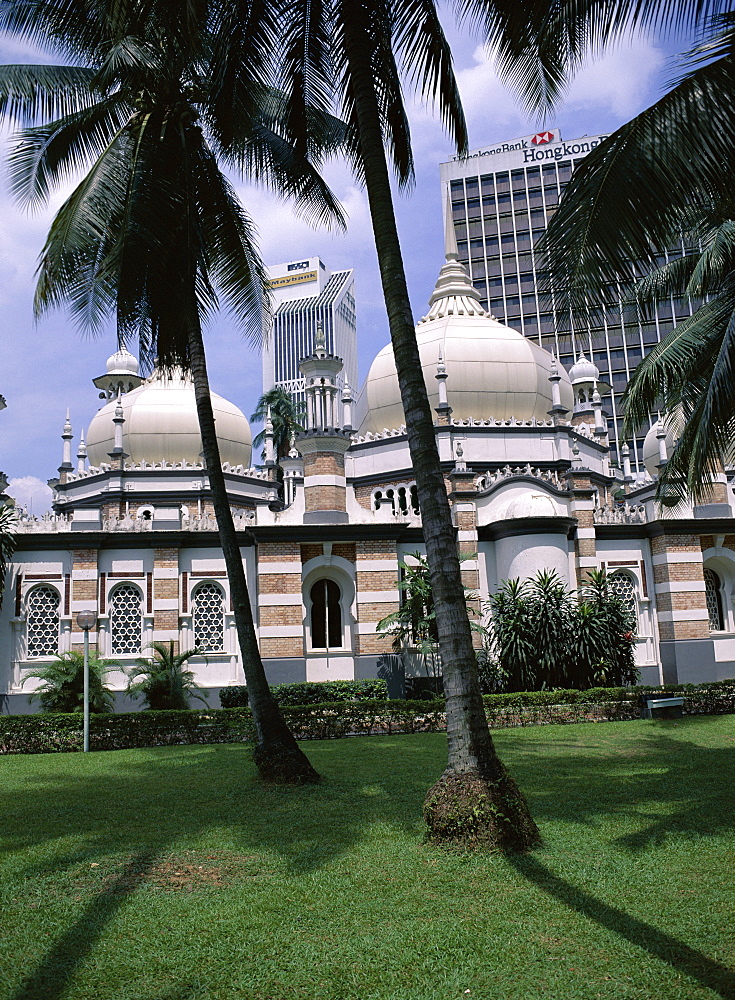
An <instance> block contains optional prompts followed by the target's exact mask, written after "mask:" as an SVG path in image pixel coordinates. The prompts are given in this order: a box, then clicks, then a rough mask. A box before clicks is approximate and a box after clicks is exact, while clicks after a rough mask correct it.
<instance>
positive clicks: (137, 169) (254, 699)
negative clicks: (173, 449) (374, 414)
mask: <svg viewBox="0 0 735 1000" xmlns="http://www.w3.org/2000/svg"><path fill="white" fill-rule="evenodd" d="M216 9H218V5H216V4H212V3H210V2H209V0H192V2H190V3H187V4H185V5H184V6H182V7H178V6H177V5H171V4H168V3H162V2H161V0H151V2H150V3H146V4H141V3H139V2H137V0H117V2H115V3H111V4H108V5H100V6H97V5H91V6H90V5H89V4H88V3H86V2H84V0H77V2H67V0H37V2H34V3H26V2H24V0H17V2H13V0H8V2H6V3H5V4H4V5H2V7H0V27H1V28H4V29H5V30H6V31H9V32H11V33H13V34H15V35H19V36H21V37H23V38H25V39H30V40H40V41H41V42H43V43H45V44H46V45H48V46H50V47H51V48H52V49H53V50H54V51H56V52H58V53H60V54H61V55H62V56H63V57H64V58H66V59H67V60H68V59H74V60H75V61H76V62H78V63H80V65H74V66H66V65H65V66H55V67H54V66H5V67H3V68H2V71H1V72H0V113H2V114H3V115H4V116H5V117H6V118H9V119H11V120H13V121H15V122H17V123H19V124H20V125H22V126H24V128H23V131H22V132H21V133H20V141H19V143H18V145H17V146H16V147H15V150H14V153H13V154H12V158H11V173H12V184H13V189H14V191H15V193H16V195H17V196H18V197H19V199H20V200H21V201H24V202H25V203H26V204H29V205H31V206H32V205H35V204H37V203H39V202H42V201H44V200H45V199H46V196H47V194H48V192H49V190H50V189H51V188H52V187H53V186H54V185H55V184H57V183H58V182H59V181H60V180H63V179H65V178H66V177H67V176H68V175H69V174H73V173H74V172H76V171H79V170H81V169H84V168H88V172H87V173H86V175H85V177H84V179H83V180H82V181H81V183H80V184H79V185H78V187H77V188H76V189H75V190H74V191H73V193H72V194H71V195H70V197H69V198H68V199H67V200H66V201H65V203H64V204H63V205H62V207H61V209H60V210H59V212H58V213H57V215H56V217H55V219H54V221H53V224H52V226H51V230H50V232H49V235H48V237H47V240H46V244H45V246H44V248H43V252H42V254H41V260H40V265H39V277H38V285H37V289H36V297H35V310H36V314H37V315H40V314H41V313H42V312H43V311H44V310H46V309H48V308H50V307H52V306H57V305H60V304H62V303H68V304H69V305H70V308H71V310H72V313H73V314H74V315H76V317H77V320H78V321H79V323H80V325H81V326H83V327H84V328H86V329H89V330H92V331H96V330H98V329H99V327H100V323H101V321H102V319H103V318H104V317H105V316H107V315H108V314H110V313H115V315H116V317H117V329H118V338H119V341H120V343H121V344H125V343H126V342H128V341H129V340H131V339H132V338H137V339H138V341H139V343H140V348H141V355H142V357H143V358H144V359H145V358H147V359H149V360H150V359H152V357H153V356H157V358H158V363H159V365H161V366H162V367H163V368H172V367H174V366H178V365H181V366H183V367H185V368H188V369H189V370H190V371H191V374H192V377H193V381H194V387H195V398H196V406H197V413H198V417H199V425H200V430H201V435H202V445H203V454H204V456H205V461H206V466H207V470H208V474H209V481H210V486H211V490H212V498H213V503H214V509H215V515H216V518H217V524H218V527H219V532H220V541H221V545H222V550H223V553H224V557H225V562H226V566H227V572H228V576H229V580H230V587H231V593H232V603H233V610H234V614H235V620H236V627H237V633H238V639H239V643H240V650H241V655H242V662H243V667H244V670H245V676H246V680H247V685H248V691H249V699H250V707H251V709H252V712H253V719H254V722H255V727H256V731H257V747H256V750H255V760H256V763H257V766H258V769H259V772H260V774H261V776H262V777H264V778H267V779H271V780H278V781H288V782H310V781H316V780H318V775H317V774H316V772H315V771H314V769H313V768H312V767H311V764H310V763H309V761H308V760H307V758H306V756H305V755H304V754H303V752H302V751H301V750H300V749H299V747H298V746H297V744H296V742H295V740H294V738H293V736H292V734H291V732H290V731H289V729H288V728H287V726H286V725H285V723H284V721H283V719H282V716H281V714H280V711H279V709H278V706H277V704H276V702H275V701H274V699H273V697H272V696H271V693H270V690H269V688H268V684H267V681H266V676H265V671H264V669H263V664H262V661H261V658H260V652H259V649H258V644H257V639H256V635H255V629H254V623H253V618H252V612H251V607H250V601H249V597H248V592H247V585H246V580H245V574H244V570H243V564H242V559H241V556H240V549H239V545H238V539H237V535H236V533H235V528H234V524H233V520H232V513H231V510H230V506H229V503H228V499H227V492H226V488H225V482H224V477H223V474H222V466H221V462H220V456H219V449H218V445H217V438H216V436H215V427H214V417H213V412H212V405H211V399H210V394H209V383H208V378H207V370H206V362H205V355H204V345H203V339H202V323H203V322H204V321H205V320H206V319H207V318H208V317H209V316H210V315H211V314H212V313H213V312H214V311H215V309H216V308H217V307H218V305H219V302H220V299H222V300H223V301H224V302H225V303H226V305H227V307H228V308H229V311H230V313H231V315H232V316H233V318H234V319H235V321H236V322H237V323H238V325H239V326H240V327H241V329H242V330H243V332H244V333H246V334H250V335H257V334H258V333H259V331H260V329H261V324H260V318H261V317H260V313H261V303H262V301H263V297H264V294H265V288H266V285H265V273H264V269H263V267H262V265H261V263H260V260H259V258H258V254H257V252H256V248H255V244H254V237H253V229H252V225H251V223H250V220H249V219H248V217H247V215H246V214H245V212H244V210H243V208H242V207H241V205H240V204H239V202H238V200H237V197H236V195H235V193H234V191H233V189H232V187H231V185H230V183H229V182H228V180H227V178H226V177H225V176H224V174H223V173H222V171H221V170H220V167H219V161H221V162H223V163H225V164H226V165H227V166H228V167H232V168H234V169H237V170H240V171H244V172H247V173H249V174H250V175H251V176H254V177H255V178H256V179H260V180H266V181H268V182H269V183H270V184H271V185H273V186H274V187H275V188H276V190H277V191H278V192H279V193H281V194H286V195H288V196H291V197H293V199H294V200H295V202H296V204H297V206H299V207H300V208H301V209H302V210H304V211H306V212H307V213H309V214H310V216H311V217H312V218H314V219H316V220H321V221H330V220H335V219H336V220H337V221H341V220H342V216H341V214H340V210H339V207H338V206H337V204H336V203H335V201H334V199H333V197H332V195H331V192H330V191H329V189H328V188H327V187H326V185H325V184H324V183H323V182H322V181H321V179H320V178H319V176H318V174H317V173H316V171H315V169H314V167H313V166H312V164H311V162H309V160H308V159H307V157H306V156H305V155H304V150H301V151H299V150H298V149H295V148H294V146H293V145H292V144H290V143H289V141H288V140H289V135H288V128H287V126H286V125H285V124H284V121H283V101H282V99H281V98H280V96H279V95H278V94H277V93H275V92H274V91H273V89H272V88H271V87H270V86H269V80H268V75H267V72H266V65H267V62H268V59H269V58H270V53H271V49H272V45H273V39H274V38H275V26H274V25H273V24H269V23H268V22H267V19H263V20H262V21H261V23H260V25H259V27H258V29H257V30H255V29H254V30H253V31H251V32H250V33H249V49H248V58H247V59H246V60H245V61H243V63H242V64H241V65H240V66H238V67H237V68H235V69H233V70H232V72H231V73H230V76H229V77H228V81H227V82H228V85H229V87H230V102H229V104H228V105H227V107H223V106H221V105H218V104H217V102H216V100H215V92H214V79H215V77H214V68H213V64H212V36H211V34H210V32H209V30H208V29H209V25H210V20H211V17H212V12H213V10H216ZM326 121H327V120H326V118H325V117H324V116H320V115H318V114H317V115H313V116H310V122H309V125H308V126H307V129H306V139H307V146H308V150H307V151H308V153H309V155H310V156H311V157H312V158H315V159H316V157H317V154H318V152H319V148H320V146H319V143H320V142H322V139H323V137H324V136H325V135H326V134H327V133H326V131H325V128H324V126H325V123H326ZM334 134H335V133H334V132H333V133H332V135H334ZM225 137H226V139H227V145H226V148H225V146H224V138H225ZM328 141H331V140H329V139H328V140H325V143H323V144H326V143H328Z"/></svg>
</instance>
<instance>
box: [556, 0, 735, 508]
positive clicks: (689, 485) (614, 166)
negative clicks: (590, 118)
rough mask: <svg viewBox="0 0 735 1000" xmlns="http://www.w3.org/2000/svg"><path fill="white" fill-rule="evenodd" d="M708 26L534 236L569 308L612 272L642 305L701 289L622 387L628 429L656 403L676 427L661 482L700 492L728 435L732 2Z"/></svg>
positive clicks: (732, 412)
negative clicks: (673, 78) (657, 94)
mask: <svg viewBox="0 0 735 1000" xmlns="http://www.w3.org/2000/svg"><path fill="white" fill-rule="evenodd" d="M693 6H694V5H693ZM719 6H722V5H719ZM705 13H706V12H705ZM702 30H703V34H704V38H703V40H702V41H701V42H700V43H699V44H698V45H696V46H695V47H694V48H693V49H691V51H689V52H688V53H687V54H686V55H685V56H684V58H683V60H682V71H681V72H680V76H679V79H678V80H677V82H676V83H675V85H674V86H672V88H671V89H670V90H669V92H668V93H666V94H665V95H664V96H663V97H662V98H661V99H660V100H659V101H657V102H656V103H655V104H653V105H652V106H651V107H650V108H648V109H647V110H645V111H643V112H642V113H641V114H640V115H638V116H637V117H636V118H634V119H633V120H632V121H630V122H628V123H627V124H625V125H623V126H622V128H620V129H618V130H617V131H616V132H615V133H614V134H613V135H611V136H610V137H609V138H608V139H607V140H606V141H605V142H603V143H601V144H600V146H599V147H597V149H595V150H594V151H593V152H592V153H591V154H590V155H589V156H588V157H586V158H585V160H584V161H583V163H582V164H581V165H580V167H578V168H577V169H576V170H575V171H574V175H573V177H572V181H571V183H570V184H569V186H568V188H567V190H566V191H565V193H564V197H563V198H562V201H561V204H560V206H559V209H558V211H557V212H556V214H555V216H554V218H553V220H552V221H551V223H550V225H549V227H548V229H547V231H546V234H545V236H544V239H543V244H542V247H543V249H544V250H545V253H546V263H547V266H548V270H549V274H550V278H549V283H550V286H553V288H554V294H555V296H556V299H557V303H560V302H561V301H562V297H563V296H565V297H566V302H567V304H569V305H570V306H571V307H572V308H578V309H584V308H587V307H588V306H589V305H590V304H591V305H595V304H601V303H602V301H603V300H604V296H605V292H606V288H607V287H608V286H609V285H611V284H613V285H614V284H616V283H620V284H622V285H624V286H628V287H629V288H631V289H633V292H632V293H631V295H632V296H634V297H635V298H637V301H638V303H639V304H640V305H641V306H642V307H645V306H646V305H648V304H650V303H651V302H655V301H656V300H657V299H659V298H660V297H662V296H663V295H669V294H672V293H673V294H675V295H689V296H691V297H692V298H694V299H695V300H700V301H701V300H702V299H705V298H708V301H707V302H706V303H705V304H704V305H702V306H701V307H700V308H699V309H698V310H697V311H696V312H695V314H694V315H693V316H692V317H691V318H690V319H687V320H684V321H683V322H680V323H678V324H677V326H676V329H675V330H674V331H673V332H672V333H671V334H669V335H668V337H666V338H665V339H664V340H663V341H662V342H661V343H660V344H658V345H657V346H656V347H655V348H654V349H653V350H652V351H651V353H650V354H649V355H648V356H647V357H646V358H645V360H644V361H643V362H642V363H641V364H640V365H639V366H638V369H637V370H636V372H635V374H634V376H633V378H632V379H631V381H630V383H629V384H628V388H627V390H626V394H625V404H626V421H625V433H626V434H629V435H632V434H634V433H635V432H636V431H637V429H638V427H639V426H640V425H641V424H642V423H643V422H644V421H645V420H646V419H647V418H648V416H649V414H650V412H651V410H654V409H657V408H659V407H660V408H661V409H662V410H663V411H664V412H665V413H667V414H669V415H670V417H671V419H672V421H674V422H676V423H677V424H678V425H679V426H680V427H681V428H682V434H681V437H680V439H679V442H678V444H677V446H676V448H675V451H674V453H673V455H672V456H671V458H670V460H669V462H668V464H667V466H666V468H665V469H664V472H663V474H662V476H661V477H660V479H659V484H658V493H659V496H662V497H663V496H669V497H672V498H675V497H678V498H682V497H683V496H684V495H685V494H686V493H689V494H690V495H692V496H693V497H694V498H695V499H696V498H700V497H703V496H706V494H707V492H708V489H709V487H710V483H711V475H712V474H713V473H715V472H717V471H718V470H719V469H720V468H721V465H722V463H723V461H724V460H725V459H726V458H727V457H728V454H729V452H730V449H731V447H732V443H733V439H734V436H735V403H734V401H733V393H732V370H733V367H732V366H733V361H734V360H735V341H734V340H733V330H734V329H735V325H734V323H733V321H734V319H735V291H734V288H735V272H734V269H733V262H734V260H735V256H734V254H733V250H734V249H735V243H734V241H733V237H734V235H735V225H734V223H733V221H732V220H733V218H735V204H733V199H732V180H731V173H732V172H731V170H730V166H729V163H728V162H727V161H728V157H727V156H726V155H723V154H722V151H723V150H726V149H729V148H730V147H731V144H732V143H733V142H734V141H735V119H734V118H733V115H732V108H731V102H732V95H733V93H735V14H733V13H729V14H726V15H723V16H719V17H714V18H709V19H707V18H704V19H703V29H702ZM682 236H683V238H684V245H685V246H687V247H689V248H690V249H688V250H687V251H686V253H685V256H684V257H683V258H681V259H678V260H674V261H671V262H670V263H669V264H668V265H666V266H664V267H663V268H659V267H658V266H657V260H656V258H657V255H658V254H660V253H662V252H663V251H665V250H666V249H667V248H669V247H671V246H672V245H675V244H677V243H679V241H681V239H682ZM646 269H653V271H652V273H651V274H650V275H649V276H648V277H646V278H644V279H643V280H640V278H641V274H642V273H643V272H644V271H645V270H646Z"/></svg>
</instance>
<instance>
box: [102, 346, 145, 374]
mask: <svg viewBox="0 0 735 1000" xmlns="http://www.w3.org/2000/svg"><path fill="white" fill-rule="evenodd" d="M107 374H108V375H137V374H138V359H137V358H135V357H133V355H132V354H131V353H130V351H126V350H125V348H124V347H123V348H121V349H120V350H119V351H115V353H114V354H111V355H110V357H109V358H108V359H107Z"/></svg>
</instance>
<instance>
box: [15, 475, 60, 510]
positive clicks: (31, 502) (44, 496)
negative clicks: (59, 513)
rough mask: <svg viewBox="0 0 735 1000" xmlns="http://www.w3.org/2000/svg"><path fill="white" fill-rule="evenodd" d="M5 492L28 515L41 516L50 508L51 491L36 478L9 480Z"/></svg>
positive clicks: (27, 477) (23, 477) (24, 477)
mask: <svg viewBox="0 0 735 1000" xmlns="http://www.w3.org/2000/svg"><path fill="white" fill-rule="evenodd" d="M7 492H8V493H9V494H10V496H11V497H13V498H14V500H15V502H16V503H17V505H18V506H19V507H25V508H26V510H27V511H28V512H29V514H36V515H38V514H43V513H44V512H45V511H47V510H50V508H51V496H52V493H51V490H50V489H49V487H48V486H47V485H46V483H44V482H43V481H42V480H40V479H38V478H37V477H36V476H22V477H20V478H19V479H11V480H10V483H9V484H8V489H7Z"/></svg>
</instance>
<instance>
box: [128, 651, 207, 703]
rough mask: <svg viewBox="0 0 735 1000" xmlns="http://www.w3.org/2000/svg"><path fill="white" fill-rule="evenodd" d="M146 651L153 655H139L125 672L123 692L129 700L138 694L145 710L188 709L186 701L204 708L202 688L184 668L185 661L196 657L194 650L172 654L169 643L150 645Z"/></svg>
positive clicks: (204, 699) (204, 700)
mask: <svg viewBox="0 0 735 1000" xmlns="http://www.w3.org/2000/svg"><path fill="white" fill-rule="evenodd" d="M146 648H147V649H150V650H151V651H152V653H153V655H152V656H148V657H146V656H139V657H138V659H137V660H136V661H135V666H134V667H132V668H131V669H130V671H129V672H128V687H127V693H128V694H129V695H130V697H131V698H139V697H140V696H141V695H142V696H143V697H144V698H145V700H146V702H147V703H148V708H154V709H184V708H189V699H190V698H195V699H196V700H197V701H202V702H204V704H205V705H207V700H206V698H205V697H204V695H203V693H202V689H201V688H200V687H199V686H198V685H197V684H196V683H195V681H194V674H193V673H192V671H191V670H187V669H186V663H187V661H188V660H190V659H191V658H192V656H196V655H197V653H198V650H196V649H187V650H185V651H184V652H182V653H176V652H175V651H174V643H173V642H171V641H169V642H152V643H151V644H150V646H147V647H146ZM207 707H209V706H208V705H207Z"/></svg>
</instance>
